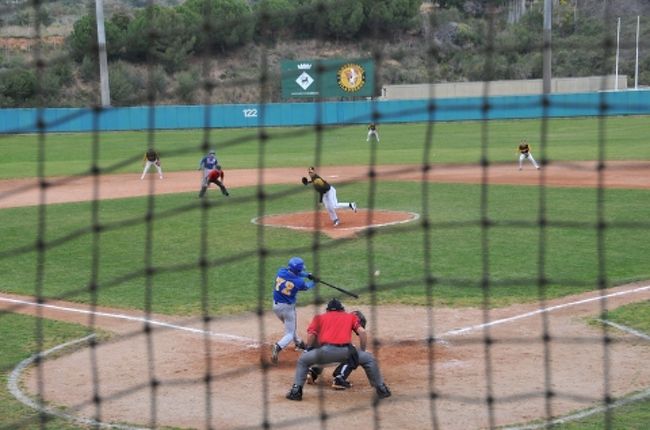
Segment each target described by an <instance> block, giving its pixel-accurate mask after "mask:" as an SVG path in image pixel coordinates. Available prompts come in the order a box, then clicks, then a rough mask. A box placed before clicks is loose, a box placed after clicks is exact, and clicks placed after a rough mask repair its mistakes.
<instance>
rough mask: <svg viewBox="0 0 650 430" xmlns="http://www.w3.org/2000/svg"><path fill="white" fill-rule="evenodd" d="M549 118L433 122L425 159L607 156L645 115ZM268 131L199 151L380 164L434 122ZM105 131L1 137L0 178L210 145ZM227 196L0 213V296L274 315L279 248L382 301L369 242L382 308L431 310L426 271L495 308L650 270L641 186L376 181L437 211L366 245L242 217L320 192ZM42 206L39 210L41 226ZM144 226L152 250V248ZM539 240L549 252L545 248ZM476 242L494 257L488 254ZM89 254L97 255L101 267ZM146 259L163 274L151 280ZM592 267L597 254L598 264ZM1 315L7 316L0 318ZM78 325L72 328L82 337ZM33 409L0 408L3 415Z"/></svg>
mask: <svg viewBox="0 0 650 430" xmlns="http://www.w3.org/2000/svg"><path fill="white" fill-rule="evenodd" d="M547 126H548V136H549V140H548V145H546V146H545V147H543V148H542V145H541V142H540V139H539V136H540V133H541V130H542V128H543V122H542V121H539V120H530V121H528V120H527V121H494V122H490V123H488V124H483V123H480V122H469V123H440V124H438V123H437V124H435V125H434V126H433V130H432V131H433V139H432V140H431V142H430V144H431V154H433V155H432V157H431V162H433V163H468V164H470V163H474V164H475V163H477V162H478V161H479V160H480V158H481V154H482V151H483V150H484V151H485V155H486V156H487V157H488V159H489V160H490V162H495V163H500V162H509V163H513V164H514V163H516V154H515V146H516V145H517V143H518V141H519V139H520V138H522V137H524V136H525V137H527V138H528V140H529V142H530V143H531V144H532V145H533V153H534V155H535V156H536V158H538V159H542V158H548V159H550V160H553V161H560V160H561V161H572V160H594V159H597V158H598V157H599V156H600V155H601V154H602V155H603V156H604V157H605V159H606V160H650V145H649V144H648V141H647V139H648V136H650V120H649V118H648V117H624V118H605V119H602V120H599V119H570V120H568V119H558V120H550V121H549V122H548V123H547ZM600 131H603V132H604V134H602V135H601V134H600ZM267 132H268V134H269V136H270V139H268V140H266V141H264V142H265V144H264V145H263V146H261V145H260V140H259V139H258V134H257V131H256V130H246V129H240V130H213V131H211V132H210V134H209V137H208V139H209V146H211V147H216V148H217V151H218V156H219V158H220V159H221V162H222V163H223V164H224V167H225V168H226V169H229V168H251V167H257V166H258V165H259V164H260V163H261V162H263V165H265V166H270V167H280V166H307V165H309V164H324V165H343V164H346V165H350V164H369V163H370V162H371V161H373V158H372V157H373V156H376V157H377V158H376V160H375V162H376V163H379V164H389V163H395V164H402V163H418V162H422V157H423V154H424V144H425V142H426V139H425V136H426V133H427V126H426V125H425V124H395V125H382V126H380V129H379V132H380V135H381V139H382V141H381V143H380V144H379V145H378V146H376V147H375V148H376V149H377V151H376V152H373V151H371V150H370V148H371V147H370V145H369V144H367V143H366V141H365V136H366V129H365V127H364V126H346V127H340V128H336V127H333V128H328V129H326V130H325V131H324V133H323V135H322V140H320V141H319V140H318V138H317V134H316V133H315V131H314V129H312V128H292V129H268V130H267ZM601 136H602V139H601ZM97 138H98V139H96V140H95V139H94V137H93V135H92V134H53V135H47V136H45V138H44V139H40V140H39V138H38V137H37V136H35V135H29V136H26V135H25V136H1V137H0V153H1V154H2V155H3V156H2V157H0V177H2V178H17V177H32V176H35V175H37V174H38V172H39V171H38V163H37V161H38V160H39V159H43V160H45V163H44V164H42V167H43V174H45V175H47V176H51V175H56V176H59V175H73V174H83V173H85V172H87V171H88V170H89V168H90V166H91V165H92V163H93V160H96V162H97V165H98V166H99V167H100V168H101V169H102V170H103V172H104V173H112V172H133V173H135V174H139V173H140V169H141V158H142V155H143V153H144V149H145V148H146V146H147V142H148V141H149V139H153V140H154V141H155V143H156V147H157V148H158V149H159V150H160V151H161V152H162V154H163V166H164V169H165V171H174V170H177V171H181V170H190V169H194V168H196V167H197V165H198V160H199V158H200V157H201V156H202V155H203V153H204V150H203V148H202V142H203V141H204V133H203V131H200V130H194V131H169V132H167V131H165V132H156V133H155V134H153V135H149V134H148V133H147V132H129V133H104V134H101V135H99V136H97ZM94 142H96V143H94ZM319 143H321V144H322V145H320V144H319ZM261 149H262V151H261V152H260V150H261ZM317 149H318V150H320V152H318V151H317ZM39 150H43V152H42V153H39ZM600 150H603V151H604V152H602V153H600V152H599V151H600ZM39 154H40V155H39ZM261 156H263V157H262V158H260V157H261ZM336 185H337V191H338V195H339V198H340V199H341V200H348V199H354V200H356V201H358V203H359V204H360V206H362V207H367V206H368V204H369V202H370V197H371V196H370V195H369V192H370V190H369V188H368V184H366V183H354V184H347V185H343V184H341V185H338V184H336ZM234 191H235V192H233V194H232V196H231V197H230V198H229V199H225V198H223V197H222V196H220V195H218V193H216V192H213V193H211V194H209V195H208V198H209V201H210V202H211V203H213V204H212V205H210V206H209V207H202V206H201V204H200V202H199V201H198V200H197V198H196V193H182V194H176V195H161V196H156V197H155V199H153V200H149V199H148V198H147V197H142V198H129V199H121V200H107V201H101V202H98V203H97V205H98V212H97V215H98V222H99V223H100V224H101V226H102V229H101V230H100V233H97V234H95V233H93V229H92V219H93V218H92V217H93V212H92V204H91V203H70V204H60V205H51V206H48V207H47V208H44V209H41V208H37V207H31V208H30V207H27V208H12V209H3V210H0V237H2V241H0V273H2V281H1V283H0V291H3V292H12V293H19V294H27V295H31V294H33V293H34V291H35V288H36V287H37V285H41V286H42V293H43V295H44V296H46V297H58V298H64V299H67V300H73V301H79V302H90V293H89V291H88V288H87V286H88V284H89V283H90V282H91V280H93V279H95V278H96V279H97V283H98V285H99V289H98V290H97V301H98V305H102V306H114V307H122V308H139V309H141V308H143V307H144V306H145V299H146V297H151V311H153V312H159V313H168V314H183V315H190V314H195V315H196V314H200V313H201V310H202V300H203V299H204V298H207V309H208V311H209V312H210V313H212V314H229V313H236V312H241V311H244V310H255V309H256V308H258V307H262V308H264V309H269V308H270V306H269V300H270V291H271V287H272V282H273V277H274V274H275V270H276V269H277V268H278V267H279V266H280V265H283V264H285V263H286V261H287V259H288V257H290V256H292V255H296V254H299V255H302V256H303V257H304V258H305V259H306V260H307V263H308V265H309V266H310V267H309V268H310V270H317V271H318V273H319V274H320V275H321V276H322V277H323V278H324V279H326V280H328V281H330V282H331V283H334V284H337V285H339V286H341V287H344V288H348V289H350V290H353V291H356V292H358V293H360V295H361V298H360V300H359V302H361V303H371V302H373V303H374V302H375V301H374V300H373V296H372V294H371V293H370V292H369V286H370V284H371V277H370V276H369V271H370V270H371V268H370V266H369V261H370V260H369V252H370V251H372V252H373V253H374V254H373V260H372V261H373V263H374V266H373V269H380V270H381V275H380V276H379V277H378V278H377V282H378V285H377V292H376V297H375V298H376V303H380V304H381V303H408V304H421V305H425V304H426V303H427V301H428V298H427V293H428V291H429V290H428V289H427V284H426V282H425V281H424V277H425V276H426V275H427V273H426V272H425V267H428V268H429V269H430V274H431V275H432V276H433V277H434V278H435V283H434V284H433V285H432V287H431V290H430V291H431V294H432V298H433V300H434V302H435V303H436V305H449V306H483V305H484V294H483V293H484V291H483V289H482V288H481V285H482V281H483V278H484V276H486V277H487V279H488V280H489V286H490V290H489V295H488V296H489V305H490V306H502V305H506V304H508V303H514V302H526V301H535V300H537V298H538V294H539V289H538V285H537V282H536V279H537V278H538V276H540V274H542V273H540V266H539V263H540V262H543V268H544V270H543V275H544V277H545V278H546V279H547V280H548V284H547V285H546V289H545V293H546V295H547V297H557V296H562V295H567V294H573V293H578V292H581V291H585V290H590V289H593V288H595V287H596V285H597V284H598V278H599V276H600V275H604V277H605V278H606V282H607V284H608V285H615V284H619V283H624V282H629V281H634V280H641V279H649V278H650V265H648V258H647V256H648V255H650V229H648V228H647V226H646V225H645V224H642V223H647V222H648V220H650V204H649V203H648V202H650V191H647V190H605V191H603V193H602V195H599V193H598V192H597V190H593V189H585V188H580V189H578V188H575V189H572V188H546V189H544V190H540V189H539V188H538V187H516V186H505V185H493V186H490V187H489V189H487V190H483V189H482V188H481V187H480V186H479V185H452V184H426V192H424V189H423V185H422V184H418V183H409V182H382V183H380V184H378V188H377V190H376V193H375V194H374V198H375V200H374V202H375V203H374V204H375V207H376V208H378V209H390V210H405V211H412V212H417V213H420V214H421V215H422V216H424V215H425V214H426V215H428V219H429V221H430V222H431V223H430V226H429V228H428V230H424V229H423V227H422V223H420V222H415V223H410V224H405V225H401V226H397V227H392V228H385V229H380V230H379V231H378V232H377V234H375V235H374V236H373V237H372V239H371V240H368V239H367V238H365V237H362V238H360V239H354V240H332V239H330V238H328V237H325V236H318V237H316V236H314V235H313V234H311V233H302V232H296V231H290V230H285V229H279V228H259V227H257V226H255V225H254V224H252V223H251V222H250V220H251V218H253V217H255V216H257V215H258V214H259V213H260V211H261V210H263V211H264V213H288V212H296V211H303V210H310V209H312V208H313V198H314V193H313V191H312V190H311V189H309V188H305V187H302V185H300V184H296V185H276V186H270V187H265V191H266V192H267V196H268V198H267V199H265V200H264V202H263V206H262V205H260V202H258V200H257V198H256V197H257V194H256V193H257V189H255V188H253V187H251V188H238V189H235V190H234ZM484 191H485V194H483V197H484V198H485V202H486V203H487V206H486V211H487V212H486V214H487V216H488V218H489V219H490V220H491V221H492V222H493V224H492V227H490V228H489V229H487V230H484V229H481V227H480V221H481V218H480V217H481V199H482V192H484ZM540 192H544V194H543V195H540ZM423 193H424V194H425V196H426V199H424V200H423ZM599 197H602V202H601V203H602V205H603V206H602V209H603V212H602V213H603V216H604V218H605V222H606V226H607V228H606V229H605V230H603V231H602V235H600V234H599V231H598V229H597V228H596V225H597V213H598V210H599V208H600V207H601V206H599ZM541 201H543V202H544V203H545V212H544V213H545V215H546V219H547V220H548V225H547V227H546V228H544V229H543V230H540V228H539V226H538V224H537V222H536V221H537V220H538V219H539V215H540V212H539V210H540V202H541ZM152 202H153V204H154V217H153V221H152V223H151V224H150V226H151V229H150V230H149V229H148V226H149V224H148V223H147V222H146V220H145V217H146V213H147V210H148V207H149V206H148V205H149V204H150V203H152ZM425 208H426V209H427V212H425ZM41 215H45V216H46V217H45V218H44V219H45V222H44V223H43V224H40V227H39V216H41ZM39 228H42V229H43V231H44V232H45V248H44V251H45V252H43V253H42V255H41V257H43V258H40V257H39V253H38V252H37V251H36V248H35V243H36V238H37V234H38V230H39ZM148 232H150V233H151V242H150V244H151V253H148V251H147V250H148V248H147V243H148V242H147V234H148ZM541 233H543V234H541ZM484 235H485V236H484ZM541 238H543V239H544V240H543V242H542V241H540V239H541ZM316 239H317V240H316ZM484 239H486V240H484ZM601 239H602V240H601ZM315 245H317V246H318V247H317V248H316V251H315V252H314V251H313V249H314V246H315ZM542 245H543V250H544V257H543V258H541V259H540V255H539V252H540V250H542ZM260 247H263V248H264V249H266V250H268V255H267V256H266V258H264V259H260V257H259V249H260ZM202 249H205V250H206V252H205V253H203V252H202ZM485 252H487V253H488V254H487V255H488V258H487V259H483V258H482V256H483V255H484V253H485ZM427 254H428V255H429V260H428V261H427V262H425V261H424V258H425V255H427ZM93 256H97V257H98V260H97V261H96V265H95V262H94V261H93ZM149 256H150V258H151V260H150V261H151V265H152V266H153V267H154V268H155V269H156V270H155V272H154V273H153V275H152V277H151V278H149V281H150V282H149V283H148V281H147V277H146V276H145V271H146V267H147V261H148V260H147V258H148V257H149ZM202 256H204V257H206V258H207V263H208V266H207V270H206V271H205V273H204V272H203V271H202V270H201V266H200V264H199V260H200V258H201V257H202ZM599 261H604V263H605V264H604V266H603V270H604V272H602V274H601V273H599V269H598V264H599ZM426 263H428V264H426ZM486 263H487V265H485V264H486ZM93 267H96V271H93V270H92V268H93ZM37 274H42V284H38V281H37V279H38V278H37ZM203 274H205V275H206V276H205V277H204V276H203ZM148 285H149V286H150V287H151V290H150V292H151V295H150V296H148V294H147V286H148ZM316 294H317V295H320V296H322V297H324V298H328V297H331V296H333V295H337V296H339V297H342V298H344V297H343V296H341V295H340V294H338V293H336V294H335V292H334V291H333V290H331V289H329V288H327V287H325V286H320V287H319V290H318V291H316V292H315V294H313V293H301V299H300V300H301V303H303V304H305V303H308V302H311V301H312V300H313V299H314V298H315V295H316ZM643 315H645V316H642V317H641V319H642V324H643V323H645V324H647V321H649V320H650V316H648V315H647V314H643ZM9 317H10V315H6V314H3V315H0V323H2V324H1V325H2V326H3V327H5V324H6V323H7V322H8V321H9ZM12 318H13V317H12ZM11 324H12V325H11V326H12V327H13V325H14V324H17V325H19V324H22V323H13V322H12V323H11ZM25 324H28V326H29V324H31V325H32V326H33V323H25ZM75 330H76V329H73V330H72V332H71V334H70V336H73V335H75V336H76V334H74V333H75ZM44 334H45V338H44V340H45V342H46V343H47V344H50V343H56V342H54V340H55V339H53V337H52V336H51V335H50V332H49V331H46V332H44ZM3 338H4V337H3ZM24 339H25V340H26V341H28V342H31V343H30V345H31V346H32V348H28V349H30V351H33V346H34V344H35V337H31V338H30V337H29V336H28V335H25V336H24ZM30 339H31V340H30ZM7 348H14V347H13V346H12V344H4V345H2V344H1V343H0V355H2V357H7V360H8V361H7V364H6V366H11V365H14V364H15V363H17V362H18V361H20V360H21V359H22V357H23V356H26V355H29V353H28V352H27V351H23V352H22V353H21V354H19V355H8V354H6V353H5V352H6V351H8V349H7ZM6 371H7V367H5V362H3V372H6ZM5 377H6V375H5ZM3 395H4V394H3ZM0 400H1V399H0ZM9 404H10V405H14V406H9V409H13V408H21V407H19V406H15V403H13V402H12V403H9ZM648 407H649V406H648V402H645V403H644V404H643V405H640V406H638V407H637V406H633V407H632V411H630V412H626V413H625V414H624V415H623V416H621V417H620V418H621V419H622V420H623V421H622V424H617V425H618V427H615V428H626V429H627V428H637V427H634V422H635V421H633V420H635V419H637V418H636V417H638V416H641V417H647V411H648ZM25 413H26V412H24V411H22V412H13V411H9V412H5V410H3V411H2V412H1V413H0V418H2V420H0V421H2V422H4V417H5V416H9V417H14V416H17V417H20V416H25V415H24V414H25ZM5 414H11V415H5ZM14 414H16V415H14ZM644 414H645V415H644ZM617 416H618V415H617ZM12 419H13V418H12ZM594 419H595V420H596V424H594V427H593V428H602V421H600V424H601V426H600V427H598V426H597V423H598V421H597V420H598V418H594ZM626 420H627V421H626ZM52 428H62V426H59V427H57V426H53V427H52ZM571 428H583V427H571ZM586 428H592V427H586ZM639 428H640V427H639Z"/></svg>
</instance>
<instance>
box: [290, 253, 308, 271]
mask: <svg viewBox="0 0 650 430" xmlns="http://www.w3.org/2000/svg"><path fill="white" fill-rule="evenodd" d="M288 267H289V270H290V271H292V272H293V273H295V274H296V275H299V274H300V273H302V271H303V270H305V262H304V260H303V259H302V258H300V257H291V259H290V260H289V264H288Z"/></svg>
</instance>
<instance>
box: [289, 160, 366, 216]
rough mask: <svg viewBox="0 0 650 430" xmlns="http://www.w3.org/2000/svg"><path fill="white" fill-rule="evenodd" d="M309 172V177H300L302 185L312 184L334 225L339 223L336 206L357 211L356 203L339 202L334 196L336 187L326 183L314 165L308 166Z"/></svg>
mask: <svg viewBox="0 0 650 430" xmlns="http://www.w3.org/2000/svg"><path fill="white" fill-rule="evenodd" d="M307 173H308V174H309V179H307V178H305V177H304V176H303V177H302V183H303V184H304V185H307V184H313V185H314V189H315V190H316V192H318V195H319V202H320V203H322V204H323V206H325V209H326V210H327V213H328V214H329V217H330V220H331V221H332V224H333V225H334V227H336V226H338V225H339V224H340V222H339V218H338V216H337V215H336V209H337V208H339V209H340V208H349V209H352V210H353V211H355V212H356V211H357V203H356V202H350V203H347V202H342V203H339V201H338V200H337V198H336V188H334V186H332V185H330V184H329V183H327V181H326V180H325V179H323V178H321V177H320V176H318V175H317V174H316V169H314V167H313V166H312V167H310V168H309V170H308V171H307Z"/></svg>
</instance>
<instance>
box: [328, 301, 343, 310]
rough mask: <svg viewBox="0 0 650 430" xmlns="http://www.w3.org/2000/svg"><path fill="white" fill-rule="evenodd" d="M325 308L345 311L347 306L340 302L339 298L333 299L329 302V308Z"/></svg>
mask: <svg viewBox="0 0 650 430" xmlns="http://www.w3.org/2000/svg"><path fill="white" fill-rule="evenodd" d="M325 310H328V311H343V310H345V308H344V307H343V304H342V303H341V302H339V301H338V300H337V299H332V300H330V301H329V302H327V308H325Z"/></svg>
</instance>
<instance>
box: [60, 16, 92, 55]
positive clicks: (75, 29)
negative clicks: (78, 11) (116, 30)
mask: <svg viewBox="0 0 650 430" xmlns="http://www.w3.org/2000/svg"><path fill="white" fill-rule="evenodd" d="M67 44H68V47H69V49H70V55H71V56H72V58H74V60H75V61H77V62H79V63H80V62H81V61H82V60H83V59H84V57H85V56H86V55H95V56H96V54H97V25H96V21H95V18H94V17H92V16H89V15H85V16H83V17H81V19H79V20H78V21H77V22H75V23H74V25H73V26H72V33H70V36H68V39H67Z"/></svg>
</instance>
